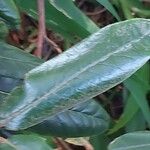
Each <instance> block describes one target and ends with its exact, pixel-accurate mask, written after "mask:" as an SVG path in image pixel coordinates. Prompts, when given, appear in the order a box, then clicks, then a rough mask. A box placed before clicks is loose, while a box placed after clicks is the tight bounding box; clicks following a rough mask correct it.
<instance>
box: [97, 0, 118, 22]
mask: <svg viewBox="0 0 150 150" xmlns="http://www.w3.org/2000/svg"><path fill="white" fill-rule="evenodd" d="M96 1H97V2H98V3H100V4H101V5H103V6H104V7H105V8H106V9H107V10H108V11H109V12H110V13H111V14H112V15H113V16H114V17H115V18H116V19H117V20H118V21H120V20H121V19H120V17H119V15H118V13H117V11H116V10H115V8H114V7H113V5H112V4H111V2H110V1H109V0H96Z"/></svg>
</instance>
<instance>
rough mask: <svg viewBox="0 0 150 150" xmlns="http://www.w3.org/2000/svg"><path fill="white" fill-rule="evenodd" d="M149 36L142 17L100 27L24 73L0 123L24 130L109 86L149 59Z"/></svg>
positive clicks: (0, 109) (2, 109)
mask: <svg viewBox="0 0 150 150" xmlns="http://www.w3.org/2000/svg"><path fill="white" fill-rule="evenodd" d="M149 40H150V21H149V20H146V19H133V20H129V21H125V22H120V23H116V24H113V25H109V26H107V27H105V28H103V29H101V30H100V31H99V32H97V33H95V34H93V35H92V36H90V37H89V38H87V39H85V40H83V41H82V42H81V43H79V44H77V45H75V46H74V47H72V48H70V49H69V50H68V51H66V52H64V53H63V54H61V55H59V56H58V57H56V58H54V59H52V60H50V61H48V62H46V63H44V64H42V65H41V66H39V67H37V68H35V69H33V70H31V71H30V72H29V73H27V74H26V76H25V80H24V85H23V86H21V87H19V88H17V89H15V90H14V91H13V92H12V93H11V95H10V96H9V97H8V99H6V101H5V103H2V104H1V105H0V120H1V121H0V124H1V125H2V126H6V128H8V129H11V130H18V129H25V128H28V127H30V126H33V125H35V124H38V123H40V122H43V120H46V119H47V118H49V117H51V116H54V115H56V114H57V113H60V112H62V111H64V110H66V109H68V108H71V107H73V106H74V105H75V104H78V103H81V102H84V101H86V100H88V99H90V98H92V97H94V96H96V95H98V94H100V93H102V92H104V91H106V90H108V89H110V88H112V87H113V86H115V85H117V84H118V83H120V82H122V81H124V80H125V79H126V78H128V77H129V76H131V75H132V74H133V73H134V72H135V71H137V70H138V69H139V68H140V67H141V66H143V65H144V64H145V63H146V62H147V61H148V60H149V57H150V42H149ZM12 101H13V103H12Z"/></svg>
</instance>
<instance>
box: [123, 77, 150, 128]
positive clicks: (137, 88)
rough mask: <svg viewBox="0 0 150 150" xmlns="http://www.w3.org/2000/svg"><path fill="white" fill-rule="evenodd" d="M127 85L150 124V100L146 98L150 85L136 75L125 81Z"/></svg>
mask: <svg viewBox="0 0 150 150" xmlns="http://www.w3.org/2000/svg"><path fill="white" fill-rule="evenodd" d="M125 86H126V87H127V88H128V89H129V90H130V92H131V94H132V95H133V97H134V99H135V101H136V103H137V104H138V105H139V108H140V109H141V111H142V113H143V115H144V118H145V120H146V121H147V123H148V124H149V126H150V117H149V116H150V108H149V105H148V101H147V100H146V94H147V92H148V90H149V86H146V85H145V84H144V83H143V82H141V81H140V80H139V79H138V78H137V77H136V76H133V77H131V78H129V79H128V80H127V81H126V82H125Z"/></svg>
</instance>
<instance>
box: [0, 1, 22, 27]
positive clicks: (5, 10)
mask: <svg viewBox="0 0 150 150" xmlns="http://www.w3.org/2000/svg"><path fill="white" fill-rule="evenodd" d="M0 18H1V19H2V20H3V21H5V22H6V23H7V24H8V25H9V27H10V28H14V27H17V26H18V25H19V22H20V15H19V12H18V9H17V7H16V5H15V2H14V0H0Z"/></svg>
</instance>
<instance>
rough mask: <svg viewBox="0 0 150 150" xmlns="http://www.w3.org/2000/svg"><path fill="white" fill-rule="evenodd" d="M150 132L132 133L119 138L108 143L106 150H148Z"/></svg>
mask: <svg viewBox="0 0 150 150" xmlns="http://www.w3.org/2000/svg"><path fill="white" fill-rule="evenodd" d="M149 149H150V132H149V131H147V132H146V131H145V132H133V133H128V134H125V135H122V136H120V137H119V138H117V139H115V140H114V141H113V142H112V143H110V145H109V147H108V150H149Z"/></svg>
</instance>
